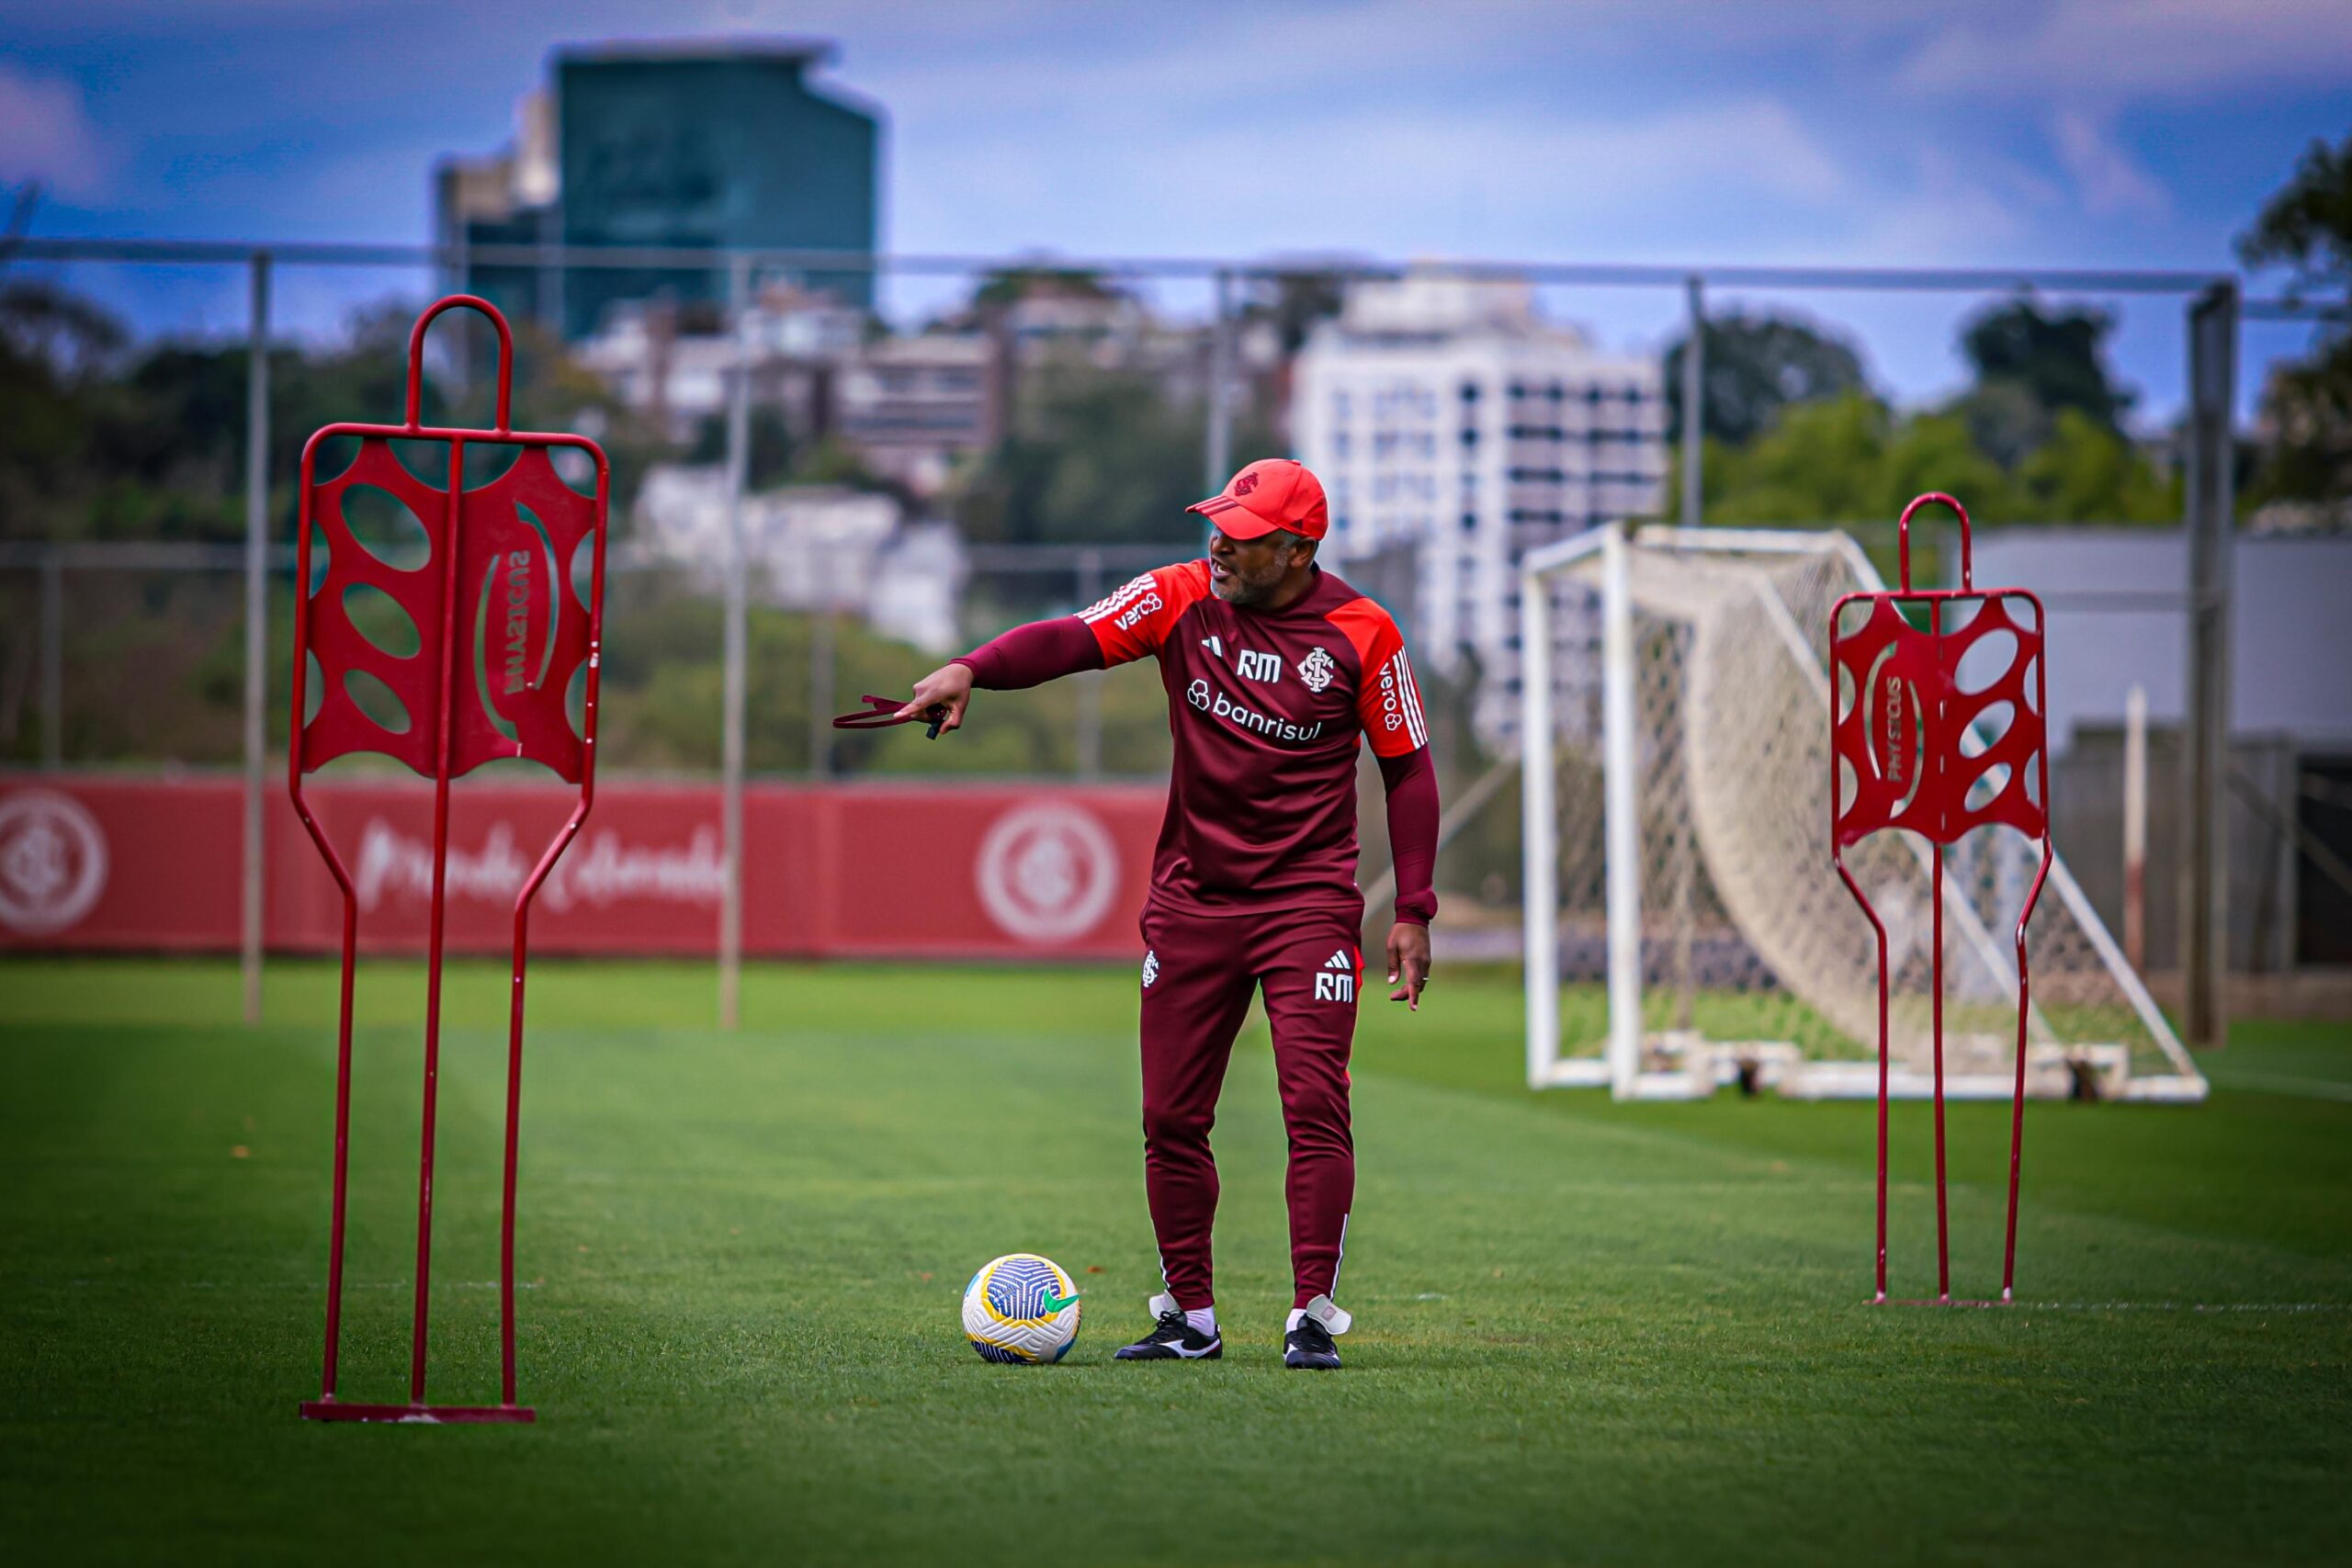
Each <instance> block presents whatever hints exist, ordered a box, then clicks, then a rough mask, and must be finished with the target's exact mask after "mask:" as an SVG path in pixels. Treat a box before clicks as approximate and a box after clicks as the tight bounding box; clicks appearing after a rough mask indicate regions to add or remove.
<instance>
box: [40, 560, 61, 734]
mask: <svg viewBox="0 0 2352 1568" xmlns="http://www.w3.org/2000/svg"><path fill="white" fill-rule="evenodd" d="M40 765H41V766H42V767H44V768H46V769H48V770H49V771H50V772H51V773H55V772H56V771H57V770H58V769H60V768H62V767H63V766H64V765H65V547H64V546H62V545H57V544H52V545H51V546H50V547H48V548H46V549H44V550H43V551H42V552H41V557H40Z"/></svg>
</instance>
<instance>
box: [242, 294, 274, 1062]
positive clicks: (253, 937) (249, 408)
mask: <svg viewBox="0 0 2352 1568" xmlns="http://www.w3.org/2000/svg"><path fill="white" fill-rule="evenodd" d="M251 266H252V274H253V276H252V285H253V292H252V300H251V303H250V304H249V306H248V307H247V309H246V313H245V842H244V862H245V864H244V893H243V931H242V933H241V937H242V940H241V942H240V943H239V952H240V964H239V966H240V968H241V969H242V970H243V978H244V990H245V1022H246V1023H247V1024H257V1023H259V1022H260V1021H261V948H262V902H263V898H264V897H265V886H264V881H263V870H264V867H263V860H262V857H263V854H264V853H265V850H264V844H263V831H264V824H263V819H262V752H263V750H264V749H265V748H266V746H267V745H268V739H269V737H268V731H267V729H266V728H265V727H264V721H263V716H262V708H263V704H264V700H265V697H266V694H267V692H268V689H269V687H268V680H267V677H266V673H265V671H264V670H263V662H264V660H266V659H268V657H269V253H268V252H267V251H255V252H254V257H253V262H252V264H251Z"/></svg>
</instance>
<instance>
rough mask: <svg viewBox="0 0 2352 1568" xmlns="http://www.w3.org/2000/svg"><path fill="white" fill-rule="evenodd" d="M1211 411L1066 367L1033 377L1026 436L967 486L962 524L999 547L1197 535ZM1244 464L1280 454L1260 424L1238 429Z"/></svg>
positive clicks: (1149, 385) (1257, 419)
mask: <svg viewBox="0 0 2352 1568" xmlns="http://www.w3.org/2000/svg"><path fill="white" fill-rule="evenodd" d="M1204 418H1205V414H1204V411H1203V410H1202V409H1201V408H1200V406H1199V405H1198V404H1196V403H1194V404H1177V403H1171V402H1170V400H1169V399H1168V398H1167V397H1166V396H1165V394H1164V393H1163V392H1162V390H1161V389H1160V387H1159V383H1158V382H1157V381H1156V380H1155V379H1153V378H1150V377H1148V376H1144V375H1140V374H1136V373H1130V372H1124V371H1095V370H1089V369H1079V368H1071V367H1043V368H1040V369H1039V370H1038V371H1036V372H1035V373H1034V374H1033V375H1032V376H1031V378H1030V385H1029V387H1028V389H1026V395H1025V396H1024V398H1023V407H1022V410H1021V417H1020V421H1019V428H1018V429H1017V430H1016V431H1015V432H1014V433H1013V434H1010V435H1008V436H1007V437H1006V438H1005V439H1004V440H1003V441H1002V442H1001V443H1000V444H999V445H998V446H997V448H996V449H995V450H994V451H993V452H991V453H989V455H988V457H986V459H985V460H984V461H983V462H982V463H981V464H980V465H979V467H978V469H977V470H976V471H975V472H974V473H973V474H971V475H970V476H969V477H968V478H967V480H966V482H965V483H964V485H963V486H962V487H961V489H960V491H959V494H958V496H957V499H956V508H955V510H956V519H957V521H958V522H959V523H960V524H962V525H963V527H964V530H965V532H966V534H967V536H969V537H971V538H972V539H974V540H976V541H979V542H983V543H991V544H999V543H1001V544H1085V545H1099V544H1122V543H1156V542H1158V541H1160V540H1166V539H1177V538H1182V537H1184V536H1187V535H1189V534H1192V533H1193V532H1195V531H1196V528H1197V521H1198V520H1197V519H1194V518H1192V517H1188V516H1186V515H1185V513H1184V508H1185V507H1187V506H1189V505H1191V504H1192V503H1193V502H1195V501H1198V500H1199V499H1200V498H1201V496H1202V494H1203V483H1202V475H1201V451H1202V446H1203V437H1204ZM1233 450H1234V457H1235V461H1236V462H1237V463H1239V462H1243V461H1247V460H1249V459H1250V458H1252V457H1269V456H1272V455H1274V454H1275V452H1276V451H1277V446H1276V443H1275V441H1274V439H1273V436H1272V432H1271V431H1270V430H1269V429H1268V428H1267V426H1266V423H1265V421H1264V420H1263V418H1262V417H1261V416H1259V415H1257V414H1255V413H1254V412H1253V413H1250V414H1249V415H1247V416H1245V417H1244V418H1242V419H1240V420H1238V421H1237V422H1236V428H1235V432H1234V445H1233Z"/></svg>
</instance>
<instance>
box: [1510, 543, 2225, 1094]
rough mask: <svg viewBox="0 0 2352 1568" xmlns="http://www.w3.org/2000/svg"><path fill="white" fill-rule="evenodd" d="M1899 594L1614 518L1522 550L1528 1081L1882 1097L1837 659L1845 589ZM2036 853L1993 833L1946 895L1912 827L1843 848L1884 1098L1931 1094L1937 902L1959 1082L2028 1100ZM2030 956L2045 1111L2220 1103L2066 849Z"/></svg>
mask: <svg viewBox="0 0 2352 1568" xmlns="http://www.w3.org/2000/svg"><path fill="white" fill-rule="evenodd" d="M1882 586H1883V584H1882V583H1881V581H1880V580H1879V577H1878V574H1877V572H1876V570H1874V569H1873V568H1872V567H1871V563H1870V560H1869V558H1867V557H1866V556H1864V555H1863V553H1862V551H1861V549H1860V547H1859V546H1857V545H1856V544H1855V543H1854V541H1853V540H1852V539H1851V538H1849V537H1848V536H1845V535H1843V534H1838V533H1828V532H1822V533H1810V532H1777V531H1767V530H1746V529H1732V528H1704V529H1681V528H1670V527H1649V528H1644V529H1641V530H1639V531H1638V532H1635V533H1633V534H1631V535H1630V536H1629V535H1627V534H1626V533H1624V532H1623V531H1621V530H1618V529H1615V528H1602V529H1596V530H1594V531H1593V532H1591V533H1589V534H1586V535H1582V536H1578V537H1577V538H1574V539H1569V540H1565V541H1562V542H1561V543H1560V544H1557V545H1555V546H1552V547H1547V548H1544V549H1542V550H1538V551H1534V552H1531V553H1530V555H1529V556H1528V557H1527V558H1526V560H1525V562H1524V563H1523V566H1522V575H1521V582H1520V615H1521V682H1520V703H1519V720H1520V726H1521V731H1520V732H1521V737H1522V741H1523V754H1524V756H1525V758H1526V761H1527V766H1526V768H1525V770H1524V782H1523V789H1522V808H1523V810H1524V812H1525V825H1524V826H1525V834H1524V837H1525V853H1526V857H1527V863H1526V868H1525V870H1526V877H1525V885H1526V886H1525V895H1526V931H1527V952H1528V955H1529V962H1528V965H1527V1003H1528V1005H1527V1076H1528V1082H1529V1083H1530V1084H1531V1085H1532V1086H1534V1087H1537V1088H1544V1087H1564V1086H1575V1085H1590V1086H1602V1085H1605V1086H1607V1087H1608V1088H1610V1089H1611V1090H1612V1091H1613V1092H1614V1093H1615V1094H1616V1095H1617V1096H1618V1097H1619V1098H1621V1099H1626V1098H1680V1097H1686V1096H1697V1095H1704V1094H1709V1093H1712V1092H1713V1091H1714V1090H1715V1089H1716V1088H1718V1087H1719V1086H1721V1085H1723V1084H1726V1083H1732V1082H1740V1083H1743V1084H1744V1085H1747V1086H1749V1087H1761V1088H1773V1089H1778V1091H1779V1092H1781V1094H1783V1095H1791V1096H1797V1097H1803V1098H1826V1097H1840V1096H1870V1095H1874V1094H1876V1092H1877V1087H1878V1073H1877V1059H1878V956H1877V947H1876V944H1875V942H1874V940H1873V938H1872V935H1871V927H1870V923H1869V921H1868V920H1867V919H1864V917H1863V915H1862V912H1861V910H1860V908H1857V907H1856V906H1855V903H1854V900H1853V897H1852V896H1851V895H1850V894H1849V893H1848V892H1847V890H1846V888H1845V887H1844V886H1842V885H1841V884H1840V883H1839V881H1838V876H1837V873H1836V872H1835V870H1834V869H1833V868H1832V866H1831V863H1830V858H1829V796H1828V792H1829V789H1830V787H1831V772H1830V769H1831V762H1830V750H1829V686H1828V681H1829V674H1828V665H1827V658H1826V643H1827V629H1828V618H1829V615H1830V612H1831V607H1832V606H1833V605H1834V604H1836V603H1837V601H1838V597H1839V595H1841V594H1844V593H1847V592H1853V591H1856V590H1875V589H1878V588H1880V587H1882ZM2052 657H2053V658H2056V659H2064V657H2065V653H2064V649H2053V650H2052ZM1541 737H1549V739H1550V746H1549V748H1548V758H1547V755H1546V749H1545V748H1544V746H1543V745H1542V743H1541V741H1540V739H1536V738H1541ZM1543 761H1548V766H1546V765H1540V763H1541V762H1543ZM2040 858H2041V857H2040V845H2039V843H2038V841H2036V840H2030V839H2028V838H2026V837H2025V836H2024V835H2022V834H2020V833H2018V832H2017V831H2016V830H2014V829H2008V828H1999V827H1996V828H1985V829H1978V830H1977V831H1975V832H1973V833H1972V834H1970V835H1969V836H1968V837H1967V838H1965V839H1963V840H1961V841H1960V842H1959V843H1958V844H1956V845H1953V846H1951V847H1950V848H1949V849H1948V850H1947V851H1946V853H1945V857H1944V879H1943V886H1942V888H1941V889H1940V891H1939V892H1938V890H1935V889H1932V888H1931V887H1930V886H1929V883H1930V876H1931V874H1930V870H1929V867H1930V865H1931V859H1930V851H1929V846H1928V843H1927V841H1926V840H1923V839H1921V838H1919V837H1917V835H1914V834H1911V833H1907V832H1901V831H1890V832H1884V833H1881V834H1878V835H1876V836H1875V837H1873V838H1871V839H1869V840H1865V841H1864V842H1862V843H1860V844H1859V845H1857V846H1855V847H1854V848H1853V849H1852V850H1851V851H1849V852H1848V855H1847V865H1848V868H1849V870H1850V871H1851V872H1852V873H1853V874H1854V875H1855V877H1856V879H1857V880H1858V881H1859V882H1860V883H1861V884H1862V886H1863V887H1864V889H1865V890H1866V891H1867V892H1868V893H1869V895H1870V897H1871V903H1872V905H1873V906H1874V907H1875V908H1877V910H1878V911H1879V913H1880V916H1881V918H1882V919H1883V920H1884V921H1885V923H1886V927H1887V968H1888V987H1889V990H1888V995H1889V1012H1888V1017H1889V1023H1888V1037H1889V1042H1890V1055H1891V1058H1892V1060H1891V1072H1890V1087H1891V1089H1892V1092H1894V1093H1895V1094H1897V1095H1905V1096H1917V1095H1925V1094H1927V1093H1928V1092H1929V1089H1930V1084H1931V1078H1930V1075H1929V1061H1930V1053H1931V1032H1930V1027H1931V1026H1930V1018H1931V1001H1932V990H1931V987H1930V983H1929V977H1930V975H1931V963H1932V958H1933V953H1932V942H1931V938H1930V931H1931V929H1932V917H1933V915H1934V912H1935V911H1934V908H1933V906H1932V905H1931V904H1930V903H1929V899H1930V898H1932V897H1941V898H1942V900H1943V905H1944V960H1943V969H1944V1065H1945V1092H1946V1093H1947V1095H1949V1096H1952V1097H1955V1098H1967V1097H1971V1096H1976V1097H1996V1096H1997V1097H2000V1098H2004V1099H2006V1098H2007V1096H2008V1095H2009V1093H2010V1091H2011V1089H2012V1087H2013V1085H2014V1071H2015V1062H2016V1055H2015V1053H2016V1050H2017V1012H2016V1008H2017V995H2018V976H2017V972H2016V963H2015V943H2014V935H2015V931H2016V924H2017V919H2018V911H2019V910H2020V909H2021V908H2023V906H2024V902H2025V897H2026V893H2027V890H2028V888H2029V887H2030V886H2031V885H2032V880H2033V874H2034V871H2035V869H2036V867H2037V865H2038V864H2039V863H2040ZM1547 956H1548V960H1549V961H1548V962H1546V961H1545V959H1546V957H1547ZM2027 957H2028V964H2029V970H2030V976H2031V979H2032V987H2031V995H2032V1006H2031V1008H2030V1011H2029V1013H2028V1017H2027V1034H2028V1040H2029V1043H2028V1046H2027V1052H2026V1088H2027V1092H2028V1093H2029V1094H2031V1095H2036V1096H2044V1097H2050V1096H2063V1095H2067V1094H2095V1095H2098V1096H2099V1097H2100V1098H2105V1099H2117V1100H2196V1099H2201V1098H2202V1097H2203V1095H2204V1092H2205V1083H2204V1079H2203V1078H2202V1077H2201V1076H2199V1073H2198V1071H2197V1069H2196V1067H2195V1066H2194V1065H2193V1064H2192V1063H2191V1062H2190V1060H2189V1057H2188V1052H2187V1051H2185V1050H2184V1049H2183V1048H2182V1046H2181V1044H2180V1042H2179V1040H2178V1039H2177V1037H2176V1036H2175V1035H2174V1033H2173V1032H2172V1030H2171V1028H2170V1027H2169V1026H2168V1025H2167V1024H2166V1023H2165V1019H2164V1016H2163V1014H2161V1013H2160V1012H2158V1011H2157V1010H2156V1007H2155V1005H2154V1002H2153V1001H2152V1000H2151V999H2150V998H2149V996H2148V993H2147V991H2146V988H2145V987H2143V985H2142V984H2141V982H2140V979H2139V976H2137V975H2135V974H2133V973H2132V972H2131V968H2130V966H2129V965H2128V964H2126V963H2125V961H2124V959H2123V956H2122V953H2121V952H2120V950H2119V949H2118V948H2117V946H2116V944H2115V942H2114V941H2113V939H2112V938H2111V937H2109V934H2108V931H2107V929H2106V927H2105V926H2104V925H2103V924H2102V923H2101V922H2100V920H2099V918H2098V913H2097V912H2096V911H2095V910H2094V909H2093V908H2091V906H2090V904H2089V902H2088V900H2086V898H2085V897H2083V893H2082V889H2081V888H2080V887H2079V886H2076V884H2075V880H2074V878H2073V876H2072V875H2070V874H2068V872H2067V870H2066V865H2065V862H2064V859H2063V858H2062V859H2060V860H2059V861H2058V862H2057V863H2055V864H2053V865H2052V868H2051V873H2050V881H2049V885H2048V886H2047V887H2046V888H2045V889H2044V892H2043V895H2042V898H2041V904H2040V906H2039V907H2038V908H2036V910H2035V911H2034V915H2033V920H2032V923H2031V925H2030V928H2029V930H2028V933H2027Z"/></svg>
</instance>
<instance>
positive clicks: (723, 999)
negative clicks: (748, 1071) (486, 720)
mask: <svg viewBox="0 0 2352 1568" xmlns="http://www.w3.org/2000/svg"><path fill="white" fill-rule="evenodd" d="M751 270H752V269H751V262H750V258H748V257H746V256H743V255H740V254H739V255H736V256H733V257H731V258H730V259H729V263H728V269H727V312H728V324H729V326H730V327H731V328H732V329H733V331H734V334H735V377H734V380H733V382H732V384H731V385H730V386H729V388H728V393H727V611H726V621H727V626H726V635H725V641H726V656H725V657H726V676H725V682H724V695H723V699H722V700H723V703H724V705H725V709H726V712H725V714H724V715H723V716H722V717H721V719H720V728H719V744H718V754H719V764H718V765H719V787H718V795H719V837H720V839H721V840H723V841H724V844H725V852H724V863H725V870H724V873H723V874H722V876H721V887H720V892H719V899H718V1026H719V1027H720V1028H721V1029H733V1028H735V1027H737V1026H738V1025H739V1024H740V1023H741V1021H742V988H743V662H744V652H743V617H744V611H745V605H744V592H743V572H744V558H743V557H744V551H743V483H744V479H745V477H746V475H747V473H748V471H749V467H750V456H751V425H752V349H751V336H750V333H749V331H748V328H749V321H748V317H749V314H750V305H751V297H752V288H751V283H752V279H751Z"/></svg>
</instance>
